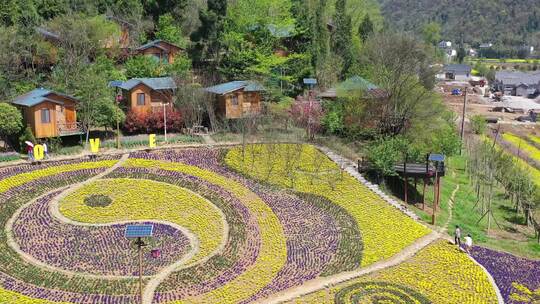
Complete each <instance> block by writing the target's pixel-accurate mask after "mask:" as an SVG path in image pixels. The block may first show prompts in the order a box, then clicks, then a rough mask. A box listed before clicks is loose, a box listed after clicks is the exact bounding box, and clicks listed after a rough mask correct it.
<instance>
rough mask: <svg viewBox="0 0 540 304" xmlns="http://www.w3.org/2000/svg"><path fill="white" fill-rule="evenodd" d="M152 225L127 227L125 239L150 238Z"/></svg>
mask: <svg viewBox="0 0 540 304" xmlns="http://www.w3.org/2000/svg"><path fill="white" fill-rule="evenodd" d="M153 230H154V225H127V226H126V233H125V236H126V238H140V237H151V236H152V231H153Z"/></svg>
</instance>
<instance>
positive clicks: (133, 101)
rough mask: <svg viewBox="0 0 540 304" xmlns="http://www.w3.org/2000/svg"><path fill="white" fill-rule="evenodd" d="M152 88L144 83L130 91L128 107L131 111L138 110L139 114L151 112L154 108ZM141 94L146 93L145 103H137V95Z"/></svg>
mask: <svg viewBox="0 0 540 304" xmlns="http://www.w3.org/2000/svg"><path fill="white" fill-rule="evenodd" d="M151 91H152V90H151V89H150V88H149V87H147V86H145V85H144V84H139V85H137V86H135V87H134V88H133V89H131V90H130V91H128V107H129V109H130V110H131V111H133V112H136V113H137V114H146V113H150V111H151V110H152V97H151ZM139 94H144V105H139V104H138V103H137V98H138V97H137V96H138V95H139Z"/></svg>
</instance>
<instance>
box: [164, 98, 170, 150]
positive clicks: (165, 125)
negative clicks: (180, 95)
mask: <svg viewBox="0 0 540 304" xmlns="http://www.w3.org/2000/svg"><path fill="white" fill-rule="evenodd" d="M168 105H169V103H164V104H163V130H164V132H165V142H167V106H168Z"/></svg>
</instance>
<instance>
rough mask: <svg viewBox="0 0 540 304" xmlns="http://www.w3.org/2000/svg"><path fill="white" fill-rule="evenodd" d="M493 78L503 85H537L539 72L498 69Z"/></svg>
mask: <svg viewBox="0 0 540 304" xmlns="http://www.w3.org/2000/svg"><path fill="white" fill-rule="evenodd" d="M495 79H496V80H497V81H498V82H502V83H503V84H505V85H516V86H517V85H520V84H525V85H528V86H530V85H538V83H539V82H540V72H534V73H525V72H520V71H500V72H497V73H496V74H495Z"/></svg>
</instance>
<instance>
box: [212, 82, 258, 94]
mask: <svg viewBox="0 0 540 304" xmlns="http://www.w3.org/2000/svg"><path fill="white" fill-rule="evenodd" d="M240 89H244V91H246V92H260V91H264V87H263V86H261V85H260V84H258V83H256V82H254V81H249V80H237V81H231V82H226V83H222V84H218V85H215V86H212V87H208V88H205V89H204V90H205V91H206V92H210V93H214V94H218V95H223V94H227V93H230V92H234V91H238V90H240Z"/></svg>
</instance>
